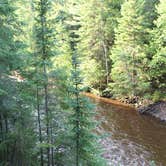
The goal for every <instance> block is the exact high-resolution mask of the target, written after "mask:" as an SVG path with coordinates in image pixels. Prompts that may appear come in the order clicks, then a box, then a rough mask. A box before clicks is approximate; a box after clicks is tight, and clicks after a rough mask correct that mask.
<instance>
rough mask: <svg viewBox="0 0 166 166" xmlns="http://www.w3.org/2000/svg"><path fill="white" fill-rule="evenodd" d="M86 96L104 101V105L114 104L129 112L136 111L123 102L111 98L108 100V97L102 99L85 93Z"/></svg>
mask: <svg viewBox="0 0 166 166" xmlns="http://www.w3.org/2000/svg"><path fill="white" fill-rule="evenodd" d="M83 94H84V95H85V96H87V97H90V98H93V99H96V100H99V101H102V102H104V103H108V104H113V105H118V106H119V107H123V109H125V108H126V109H127V110H136V109H135V107H134V106H133V105H130V104H125V103H123V102H120V101H118V100H114V99H111V98H106V97H100V96H99V95H95V94H93V93H87V92H84V93H83Z"/></svg>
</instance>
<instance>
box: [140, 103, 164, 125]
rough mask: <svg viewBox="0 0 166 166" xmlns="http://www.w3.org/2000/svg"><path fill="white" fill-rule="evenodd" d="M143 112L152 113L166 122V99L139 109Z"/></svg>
mask: <svg viewBox="0 0 166 166" xmlns="http://www.w3.org/2000/svg"><path fill="white" fill-rule="evenodd" d="M138 111H139V112H140V113H141V114H146V115H151V116H153V117H155V118H157V119H159V120H161V121H164V122H166V101H158V102H155V103H153V104H149V105H148V106H145V107H141V108H139V109H138Z"/></svg>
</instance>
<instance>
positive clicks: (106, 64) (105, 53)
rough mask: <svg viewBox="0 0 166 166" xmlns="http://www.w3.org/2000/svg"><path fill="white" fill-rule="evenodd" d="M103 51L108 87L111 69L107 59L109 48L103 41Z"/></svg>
mask: <svg viewBox="0 0 166 166" xmlns="http://www.w3.org/2000/svg"><path fill="white" fill-rule="evenodd" d="M103 51H104V59H105V70H106V85H107V86H108V83H109V68H108V57H107V47H106V45H105V43H104V41H103Z"/></svg>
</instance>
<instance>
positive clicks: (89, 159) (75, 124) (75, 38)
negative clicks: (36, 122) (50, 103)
mask: <svg viewBox="0 0 166 166" xmlns="http://www.w3.org/2000/svg"><path fill="white" fill-rule="evenodd" d="M73 7H75V8H76V7H77V5H76V3H74V4H73ZM69 20H70V24H68V25H67V28H68V33H69V36H70V41H69V43H70V48H71V54H72V70H71V84H70V85H71V86H69V97H70V98H69V103H70V104H69V109H71V113H70V114H71V115H70V122H69V125H70V127H71V128H70V130H69V135H70V139H71V145H70V146H71V148H72V149H71V150H72V153H71V154H74V156H75V159H73V160H74V161H72V163H71V165H73V164H74V165H76V166H81V165H88V166H93V165H95V166H97V165H98V166H99V165H100V166H101V165H104V160H102V158H101V156H100V153H99V151H98V148H97V147H98V146H97V144H98V142H97V136H95V134H94V133H93V129H94V127H95V119H94V118H95V117H94V116H95V112H94V111H93V107H92V105H91V104H90V103H89V101H88V100H87V99H86V98H85V97H83V95H82V94H81V92H83V87H82V82H83V79H82V77H81V71H80V63H81V61H80V57H79V55H78V44H79V35H78V34H77V33H78V30H79V28H80V24H79V22H80V21H79V16H78V15H76V14H75V13H72V14H71V15H69ZM73 141H74V142H73ZM73 151H74V152H73Z"/></svg>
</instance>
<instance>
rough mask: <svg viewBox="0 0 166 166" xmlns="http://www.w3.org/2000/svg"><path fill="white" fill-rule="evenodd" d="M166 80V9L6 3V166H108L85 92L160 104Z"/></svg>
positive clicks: (155, 0) (1, 5)
mask: <svg viewBox="0 0 166 166" xmlns="http://www.w3.org/2000/svg"><path fill="white" fill-rule="evenodd" d="M165 78H166V0H151V1H149V0H105V1H102V0H89V1H86V0H81V1H78V0H64V1H61V0H57V1H55V0H22V1H19V0H15V1H12V0H0V166H8V165H9V166H38V165H40V166H46V165H47V166H56V165H57V166H70V165H71V166H73V165H76V166H102V165H107V164H106V163H105V160H104V159H103V157H102V147H100V146H99V140H100V136H98V135H97V134H95V129H96V128H97V126H98V123H97V122H96V120H95V116H96V112H95V111H94V106H93V105H92V104H91V103H90V101H89V100H88V99H86V98H85V97H84V96H83V93H82V92H84V91H91V92H92V93H97V94H100V95H102V96H106V97H112V98H114V99H122V100H125V99H130V100H131V101H134V103H140V101H141V102H142V103H143V101H144V100H148V101H153V102H154V101H159V100H165V98H166V96H165V94H166V79H165ZM135 99H137V100H135Z"/></svg>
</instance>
